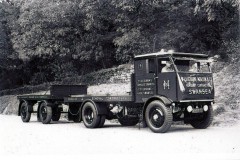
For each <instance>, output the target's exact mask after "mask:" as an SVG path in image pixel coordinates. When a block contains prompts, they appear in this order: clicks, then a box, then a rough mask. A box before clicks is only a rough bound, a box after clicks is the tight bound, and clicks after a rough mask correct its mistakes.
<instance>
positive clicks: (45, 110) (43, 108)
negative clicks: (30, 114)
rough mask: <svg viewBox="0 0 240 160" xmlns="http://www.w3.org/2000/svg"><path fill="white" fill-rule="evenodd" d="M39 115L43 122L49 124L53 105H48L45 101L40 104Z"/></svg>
mask: <svg viewBox="0 0 240 160" xmlns="http://www.w3.org/2000/svg"><path fill="white" fill-rule="evenodd" d="M39 111H40V113H39V117H40V120H41V122H42V123H43V124H49V123H50V122H51V120H52V107H50V106H47V104H46V103H45V102H43V103H42V104H41V105H40V109H39Z"/></svg>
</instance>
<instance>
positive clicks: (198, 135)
mask: <svg viewBox="0 0 240 160" xmlns="http://www.w3.org/2000/svg"><path fill="white" fill-rule="evenodd" d="M108 153H111V154H161V153H162V154H169V155H170V156H171V154H174V155H178V154H180V155H181V154H188V153H190V154H207V155H208V154H210V155H214V156H216V157H219V158H223V157H224V156H225V157H228V158H229V156H235V157H236V156H238V155H240V124H236V125H234V126H231V127H210V128H208V129H205V130H196V129H193V128H192V127H190V126H186V125H173V126H172V127H171V129H170V131H169V132H168V133H166V134H154V133H152V132H151V131H150V130H149V129H148V128H141V129H140V130H139V128H138V126H134V127H122V126H120V125H119V124H117V123H110V122H107V123H106V124H105V126H104V128H101V129H86V128H85V126H84V124H83V123H80V124H79V123H73V122H68V121H66V120H64V119H61V120H60V121H59V122H57V123H52V124H49V125H43V124H41V123H39V122H37V120H36V117H35V116H34V117H32V119H31V121H30V122H29V123H23V122H22V121H21V119H20V117H18V116H6V115H0V155H43V154H44V155H54V154H58V155H59V154H60V155H81V154H108ZM239 157H240V156H239Z"/></svg>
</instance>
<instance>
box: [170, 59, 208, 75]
mask: <svg viewBox="0 0 240 160" xmlns="http://www.w3.org/2000/svg"><path fill="white" fill-rule="evenodd" d="M174 63H175V65H176V67H177V70H178V71H179V72H188V73H209V72H210V71H211V70H210V64H209V62H207V61H203V60H187V59H186V60H185V59H184V60H183V59H175V60H174Z"/></svg>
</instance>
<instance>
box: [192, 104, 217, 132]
mask: <svg viewBox="0 0 240 160" xmlns="http://www.w3.org/2000/svg"><path fill="white" fill-rule="evenodd" d="M212 121H213V108H212V105H209V109H208V111H207V112H205V113H204V115H203V119H201V120H194V121H192V122H190V124H191V125H192V126H193V127H194V128H196V129H206V128H207V127H209V126H210V124H211V123H212Z"/></svg>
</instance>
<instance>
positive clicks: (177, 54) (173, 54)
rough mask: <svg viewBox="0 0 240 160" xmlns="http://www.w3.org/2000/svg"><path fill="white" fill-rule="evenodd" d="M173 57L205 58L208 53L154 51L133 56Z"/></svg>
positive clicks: (139, 57) (144, 57)
mask: <svg viewBox="0 0 240 160" xmlns="http://www.w3.org/2000/svg"><path fill="white" fill-rule="evenodd" d="M169 56H171V57H173V58H184V57H186V58H201V59H207V58H208V55H206V54H199V53H182V52H163V51H160V52H156V53H148V54H142V55H137V56H135V57H134V59H146V58H154V57H169Z"/></svg>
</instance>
